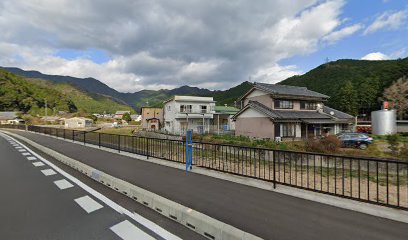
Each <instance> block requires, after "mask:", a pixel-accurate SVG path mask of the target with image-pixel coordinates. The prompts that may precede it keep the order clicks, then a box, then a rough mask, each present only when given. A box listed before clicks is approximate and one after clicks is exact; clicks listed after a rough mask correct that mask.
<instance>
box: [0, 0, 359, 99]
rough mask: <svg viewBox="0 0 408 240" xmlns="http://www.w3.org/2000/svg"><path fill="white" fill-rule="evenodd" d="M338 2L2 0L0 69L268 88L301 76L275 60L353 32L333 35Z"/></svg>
mask: <svg viewBox="0 0 408 240" xmlns="http://www.w3.org/2000/svg"><path fill="white" fill-rule="evenodd" d="M344 4H345V1H344V0H296V1H295V0H294V1H270V0H263V1H257V4H253V3H252V2H251V1H238V2H234V3H230V2H225V1H200V0H191V1H182V0H175V1H160V0H151V1H127V0H117V1H111V0H82V1H69V0H41V1H40V0H30V1H24V0H3V1H1V2H0V29H2V34H1V35H0V54H2V55H1V56H2V57H1V58H0V65H3V66H16V67H22V68H24V69H34V70H39V71H42V72H44V73H49V74H63V75H71V76H76V77H94V78H97V79H100V80H101V81H103V82H104V83H106V84H108V85H109V86H111V87H113V88H115V89H117V90H120V91H125V92H132V91H136V90H140V89H144V88H148V89H155V88H158V87H176V86H180V85H185V84H189V85H194V86H201V87H204V86H206V87H211V88H227V87H230V86H232V85H235V84H237V83H240V82H242V81H244V80H247V79H248V76H254V78H253V80H256V81H259V80H262V81H267V82H275V81H278V80H282V79H283V78H286V77H289V76H292V75H294V74H298V73H299V72H298V70H297V69H296V67H294V66H281V65H279V64H278V62H279V61H281V60H283V59H286V58H290V57H293V56H297V55H305V54H309V53H311V52H314V51H316V50H317V49H318V48H319V44H320V43H321V42H322V39H325V41H333V42H334V41H338V40H340V39H341V38H344V37H346V36H348V35H350V34H353V33H354V32H356V31H357V30H358V27H359V26H360V25H358V24H356V25H352V26H349V27H345V28H341V26H342V23H343V19H342V16H341V14H342V8H343V6H344ZM61 9H64V11H61ZM10 26H12V27H10ZM339 28H340V30H337V31H336V29H339ZM60 49H72V50H88V49H98V50H101V51H103V52H106V53H107V55H108V56H109V57H110V60H109V61H107V62H105V63H101V64H97V63H95V62H92V61H91V59H89V58H88V57H86V58H85V57H78V58H75V59H71V60H67V59H64V58H62V57H59V56H57V55H56V53H57V52H58V50H60Z"/></svg>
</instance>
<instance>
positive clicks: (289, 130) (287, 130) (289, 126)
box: [281, 123, 296, 137]
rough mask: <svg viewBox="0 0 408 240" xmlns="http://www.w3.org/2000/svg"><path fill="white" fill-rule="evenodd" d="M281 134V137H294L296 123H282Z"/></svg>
mask: <svg viewBox="0 0 408 240" xmlns="http://www.w3.org/2000/svg"><path fill="white" fill-rule="evenodd" d="M281 132H282V134H281V136H282V137H295V136H296V134H295V133H296V124H295V123H282V124H281Z"/></svg>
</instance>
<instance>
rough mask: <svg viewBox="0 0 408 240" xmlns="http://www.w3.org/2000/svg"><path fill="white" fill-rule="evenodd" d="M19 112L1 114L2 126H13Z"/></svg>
mask: <svg viewBox="0 0 408 240" xmlns="http://www.w3.org/2000/svg"><path fill="white" fill-rule="evenodd" d="M18 114H19V112H0V124H12V123H11V122H12V121H13V120H14V119H18Z"/></svg>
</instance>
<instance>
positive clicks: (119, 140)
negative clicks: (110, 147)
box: [118, 135, 120, 152]
mask: <svg viewBox="0 0 408 240" xmlns="http://www.w3.org/2000/svg"><path fill="white" fill-rule="evenodd" d="M118 152H120V135H118Z"/></svg>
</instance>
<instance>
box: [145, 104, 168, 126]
mask: <svg viewBox="0 0 408 240" xmlns="http://www.w3.org/2000/svg"><path fill="white" fill-rule="evenodd" d="M154 117H155V118H157V119H159V121H160V124H163V109H162V108H142V127H143V128H149V123H148V121H147V119H150V118H154Z"/></svg>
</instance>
